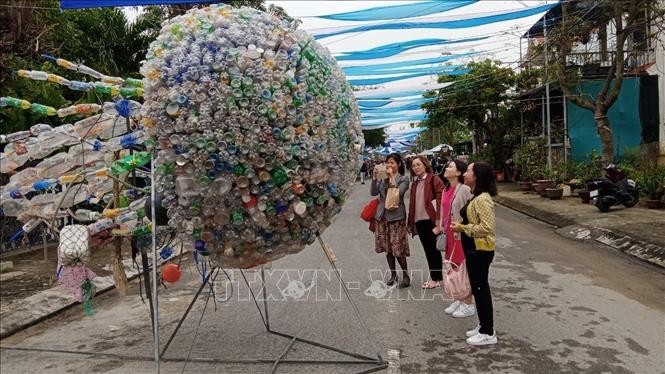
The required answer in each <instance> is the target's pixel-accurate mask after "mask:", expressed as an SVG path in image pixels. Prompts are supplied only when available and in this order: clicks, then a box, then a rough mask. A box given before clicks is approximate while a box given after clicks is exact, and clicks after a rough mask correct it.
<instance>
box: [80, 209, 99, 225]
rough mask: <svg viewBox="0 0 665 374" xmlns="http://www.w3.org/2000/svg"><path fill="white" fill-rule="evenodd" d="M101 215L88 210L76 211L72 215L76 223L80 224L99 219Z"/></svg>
mask: <svg viewBox="0 0 665 374" xmlns="http://www.w3.org/2000/svg"><path fill="white" fill-rule="evenodd" d="M101 217H102V215H101V214H100V213H99V212H95V211H93V210H89V209H77V210H76V212H75V213H74V218H76V220H77V221H81V222H91V221H96V220H98V219H100V218H101Z"/></svg>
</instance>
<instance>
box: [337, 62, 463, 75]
mask: <svg viewBox="0 0 665 374" xmlns="http://www.w3.org/2000/svg"><path fill="white" fill-rule="evenodd" d="M463 66H464V65H438V66H427V67H420V68H418V67H416V68H409V69H392V70H387V69H385V70H384V69H376V70H375V69H371V68H370V69H366V70H363V71H359V72H356V73H346V76H347V77H352V76H359V75H390V74H415V73H429V74H439V73H445V72H449V71H454V70H456V69H459V68H461V67H463Z"/></svg>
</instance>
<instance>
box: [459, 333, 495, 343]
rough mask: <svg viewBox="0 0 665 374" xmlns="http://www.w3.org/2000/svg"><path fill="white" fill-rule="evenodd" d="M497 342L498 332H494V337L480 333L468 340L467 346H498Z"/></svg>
mask: <svg viewBox="0 0 665 374" xmlns="http://www.w3.org/2000/svg"><path fill="white" fill-rule="evenodd" d="M497 341H498V340H497V338H496V331H494V334H492V335H487V334H480V333H478V334H476V335H474V336H472V337H470V338H468V339H466V342H467V344H470V345H490V344H496V343H497Z"/></svg>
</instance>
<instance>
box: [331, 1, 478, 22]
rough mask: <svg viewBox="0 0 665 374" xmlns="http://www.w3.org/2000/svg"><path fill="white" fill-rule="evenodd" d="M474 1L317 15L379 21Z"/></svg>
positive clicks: (442, 2)
mask: <svg viewBox="0 0 665 374" xmlns="http://www.w3.org/2000/svg"><path fill="white" fill-rule="evenodd" d="M475 2H476V0H457V1H454V0H451V1H425V2H421V3H415V4H406V5H392V6H382V7H376V8H370V9H363V10H357V11H354V12H345V13H335V14H327V15H323V16H319V18H325V19H333V20H338V21H381V20H387V19H398V18H404V15H405V14H408V16H409V17H420V16H427V15H430V14H435V13H441V12H446V11H449V10H452V9H457V8H460V7H463V6H467V5H469V4H473V3H475Z"/></svg>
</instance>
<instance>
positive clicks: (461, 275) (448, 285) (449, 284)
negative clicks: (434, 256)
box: [443, 241, 471, 300]
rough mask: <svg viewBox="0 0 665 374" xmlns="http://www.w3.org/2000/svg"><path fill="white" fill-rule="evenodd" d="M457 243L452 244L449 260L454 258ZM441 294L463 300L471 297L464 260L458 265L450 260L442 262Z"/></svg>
mask: <svg viewBox="0 0 665 374" xmlns="http://www.w3.org/2000/svg"><path fill="white" fill-rule="evenodd" d="M458 243H459V241H455V244H453V250H452V253H451V254H450V258H451V259H452V258H454V257H453V256H454V255H455V250H456V249H457V247H459V245H458ZM443 292H445V294H446V295H447V296H448V297H450V298H452V299H454V300H463V299H465V298H466V297H467V296H469V295H471V283H470V282H469V274H468V272H467V270H466V258H465V259H464V260H462V262H461V263H460V264H459V266H458V265H455V263H454V262H452V261H450V260H444V261H443Z"/></svg>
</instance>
